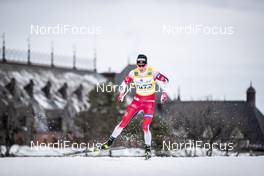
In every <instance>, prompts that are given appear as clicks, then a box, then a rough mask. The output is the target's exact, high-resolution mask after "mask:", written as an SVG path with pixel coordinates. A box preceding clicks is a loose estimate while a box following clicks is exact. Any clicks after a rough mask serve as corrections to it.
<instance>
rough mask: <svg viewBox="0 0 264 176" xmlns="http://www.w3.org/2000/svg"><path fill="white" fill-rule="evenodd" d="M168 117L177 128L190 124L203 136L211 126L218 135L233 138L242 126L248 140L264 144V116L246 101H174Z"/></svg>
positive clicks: (194, 131)
mask: <svg viewBox="0 0 264 176" xmlns="http://www.w3.org/2000/svg"><path fill="white" fill-rule="evenodd" d="M164 109H165V113H164V115H165V117H166V118H167V119H168V120H169V121H170V122H171V123H172V125H173V126H174V128H175V129H178V128H180V127H187V128H189V129H190V130H193V131H191V133H196V134H197V135H198V136H202V133H203V132H204V130H205V128H206V127H208V126H210V127H211V128H212V130H213V132H214V133H215V135H216V138H218V139H222V140H226V139H228V138H231V134H232V131H233V130H234V129H239V130H240V131H241V132H242V134H243V135H244V138H245V139H249V140H250V142H252V143H257V144H264V116H263V114H262V113H261V112H260V111H259V110H258V109H257V108H256V107H252V106H249V105H248V104H247V102H246V101H173V102H171V103H169V104H167V105H166V107H164Z"/></svg>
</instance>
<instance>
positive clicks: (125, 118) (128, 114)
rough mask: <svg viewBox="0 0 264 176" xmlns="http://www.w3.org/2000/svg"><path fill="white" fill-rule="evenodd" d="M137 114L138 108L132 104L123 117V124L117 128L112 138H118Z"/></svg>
mask: <svg viewBox="0 0 264 176" xmlns="http://www.w3.org/2000/svg"><path fill="white" fill-rule="evenodd" d="M136 113H137V107H136V106H135V105H134V104H133V103H132V104H130V105H129V106H128V107H127V110H126V113H125V114H124V115H123V117H122V120H121V122H120V123H119V124H118V125H117V126H116V127H115V129H114V131H113V133H112V135H111V136H112V137H114V138H117V136H119V135H120V133H121V132H122V131H123V129H124V128H125V127H126V126H127V124H128V123H129V121H130V120H131V118H132V117H133V116H134V115H135V114H136Z"/></svg>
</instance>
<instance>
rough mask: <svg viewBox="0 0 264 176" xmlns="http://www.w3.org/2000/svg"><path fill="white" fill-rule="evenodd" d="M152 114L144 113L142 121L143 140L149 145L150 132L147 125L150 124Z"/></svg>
mask: <svg viewBox="0 0 264 176" xmlns="http://www.w3.org/2000/svg"><path fill="white" fill-rule="evenodd" d="M152 117H153V114H145V115H144V119H143V122H142V128H143V131H144V141H145V144H146V145H148V146H151V137H152V136H151V132H150V130H149V125H150V124H151V121H152Z"/></svg>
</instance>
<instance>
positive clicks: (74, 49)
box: [73, 45, 76, 70]
mask: <svg viewBox="0 0 264 176" xmlns="http://www.w3.org/2000/svg"><path fill="white" fill-rule="evenodd" d="M73 69H74V70H75V69H76V46H75V45H73Z"/></svg>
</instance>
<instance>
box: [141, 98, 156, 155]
mask: <svg viewBox="0 0 264 176" xmlns="http://www.w3.org/2000/svg"><path fill="white" fill-rule="evenodd" d="M154 105H155V103H154V102H148V103H144V104H143V110H144V119H143V122H142V128H143V131H144V140H145V157H146V159H149V158H150V157H151V154H150V153H151V137H152V136H151V132H150V130H149V126H150V124H151V122H152V118H153V114H154Z"/></svg>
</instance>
